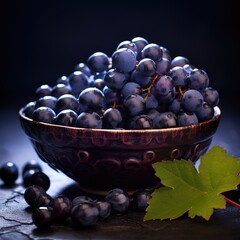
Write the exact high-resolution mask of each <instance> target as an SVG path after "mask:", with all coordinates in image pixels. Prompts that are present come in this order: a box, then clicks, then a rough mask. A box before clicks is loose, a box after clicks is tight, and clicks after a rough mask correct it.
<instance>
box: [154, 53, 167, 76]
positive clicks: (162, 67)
mask: <svg viewBox="0 0 240 240" xmlns="http://www.w3.org/2000/svg"><path fill="white" fill-rule="evenodd" d="M169 69H170V61H169V60H168V59H167V58H164V57H163V58H162V59H161V60H159V61H157V62H156V73H158V74H161V75H165V74H168V73H169Z"/></svg>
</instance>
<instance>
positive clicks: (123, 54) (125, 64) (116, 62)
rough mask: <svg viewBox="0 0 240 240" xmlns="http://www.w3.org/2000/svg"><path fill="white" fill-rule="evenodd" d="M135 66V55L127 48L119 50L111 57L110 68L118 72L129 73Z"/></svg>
mask: <svg viewBox="0 0 240 240" xmlns="http://www.w3.org/2000/svg"><path fill="white" fill-rule="evenodd" d="M135 66H136V54H135V53H134V52H133V51H132V50H131V49H129V48H120V49H118V50H117V51H115V52H114V53H113V55H112V67H113V68H116V69H117V70H118V71H120V72H131V71H132V70H133V69H134V68H135Z"/></svg>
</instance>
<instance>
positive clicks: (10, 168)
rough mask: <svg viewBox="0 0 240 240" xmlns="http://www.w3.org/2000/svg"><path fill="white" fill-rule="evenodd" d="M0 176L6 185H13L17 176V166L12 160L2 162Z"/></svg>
mask: <svg viewBox="0 0 240 240" xmlns="http://www.w3.org/2000/svg"><path fill="white" fill-rule="evenodd" d="M0 178H1V179H2V180H3V182H4V184H5V185H7V186H11V185H14V183H15V181H16V180H17V178H18V167H17V165H16V164H15V163H13V162H6V163H3V164H2V165H1V167H0Z"/></svg>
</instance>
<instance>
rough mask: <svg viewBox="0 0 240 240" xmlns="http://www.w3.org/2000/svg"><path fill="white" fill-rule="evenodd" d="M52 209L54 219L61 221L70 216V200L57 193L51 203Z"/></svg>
mask: <svg viewBox="0 0 240 240" xmlns="http://www.w3.org/2000/svg"><path fill="white" fill-rule="evenodd" d="M51 207H52V209H53V215H54V219H55V221H57V222H59V221H63V220H65V219H67V218H68V217H70V214H71V210H72V202H71V201H70V200H69V198H68V197H66V196H63V195H59V196H57V197H56V198H54V199H53V203H52V205H51Z"/></svg>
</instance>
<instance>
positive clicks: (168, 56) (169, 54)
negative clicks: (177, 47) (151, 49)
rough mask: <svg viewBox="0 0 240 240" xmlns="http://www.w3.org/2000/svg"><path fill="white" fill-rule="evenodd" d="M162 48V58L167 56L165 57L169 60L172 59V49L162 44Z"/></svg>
mask: <svg viewBox="0 0 240 240" xmlns="http://www.w3.org/2000/svg"><path fill="white" fill-rule="evenodd" d="M160 48H161V49H162V58H165V59H167V60H169V62H170V61H172V57H171V53H170V51H169V50H168V49H167V48H165V47H163V46H161V47H160Z"/></svg>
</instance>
